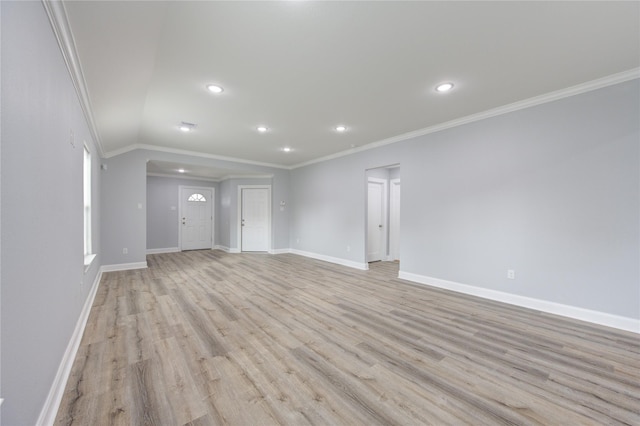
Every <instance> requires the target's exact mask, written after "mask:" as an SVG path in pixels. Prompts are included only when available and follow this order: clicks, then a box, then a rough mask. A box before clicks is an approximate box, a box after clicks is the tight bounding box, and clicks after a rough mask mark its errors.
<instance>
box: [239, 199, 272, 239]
mask: <svg viewBox="0 0 640 426" xmlns="http://www.w3.org/2000/svg"><path fill="white" fill-rule="evenodd" d="M240 191H241V196H240V198H241V208H240V211H241V215H240V234H241V237H240V238H241V242H240V244H241V245H240V250H241V251H269V245H270V238H269V233H270V232H271V231H270V228H271V227H270V224H271V214H270V209H271V207H270V206H271V200H270V197H271V195H270V193H271V191H270V190H269V188H241V189H240Z"/></svg>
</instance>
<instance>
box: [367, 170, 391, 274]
mask: <svg viewBox="0 0 640 426" xmlns="http://www.w3.org/2000/svg"><path fill="white" fill-rule="evenodd" d="M386 234H387V181H386V180H385V179H377V178H368V179H367V262H375V261H378V260H383V259H385V258H386V240H387V239H386Z"/></svg>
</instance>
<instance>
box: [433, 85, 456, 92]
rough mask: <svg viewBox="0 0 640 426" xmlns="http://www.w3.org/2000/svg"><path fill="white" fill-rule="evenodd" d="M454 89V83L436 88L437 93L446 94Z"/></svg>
mask: <svg viewBox="0 0 640 426" xmlns="http://www.w3.org/2000/svg"><path fill="white" fill-rule="evenodd" d="M451 89H453V83H441V84H438V85H437V86H436V92H440V93H444V92H448V91H449V90H451Z"/></svg>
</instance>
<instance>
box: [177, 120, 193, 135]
mask: <svg viewBox="0 0 640 426" xmlns="http://www.w3.org/2000/svg"><path fill="white" fill-rule="evenodd" d="M195 127H196V125H195V124H193V123H187V122H185V121H183V122H182V123H180V126H178V129H180V130H181V131H183V132H185V133H187V132H190V131H192V130H193V129H194V128H195Z"/></svg>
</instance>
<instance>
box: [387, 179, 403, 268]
mask: <svg viewBox="0 0 640 426" xmlns="http://www.w3.org/2000/svg"><path fill="white" fill-rule="evenodd" d="M390 183H391V186H390V188H389V260H400V179H391V182H390Z"/></svg>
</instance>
